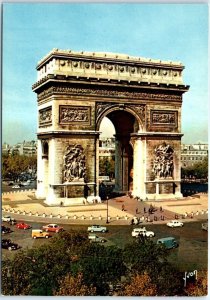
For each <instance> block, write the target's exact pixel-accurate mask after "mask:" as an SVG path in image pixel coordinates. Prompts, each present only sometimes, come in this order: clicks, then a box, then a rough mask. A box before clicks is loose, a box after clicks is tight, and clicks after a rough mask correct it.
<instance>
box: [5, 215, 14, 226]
mask: <svg viewBox="0 0 210 300" xmlns="http://www.w3.org/2000/svg"><path fill="white" fill-rule="evenodd" d="M2 222H7V223H9V224H11V225H14V224H16V223H17V222H16V220H15V219H14V218H12V217H10V216H2Z"/></svg>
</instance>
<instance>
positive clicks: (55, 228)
mask: <svg viewBox="0 0 210 300" xmlns="http://www.w3.org/2000/svg"><path fill="white" fill-rule="evenodd" d="M42 229H43V230H45V231H50V232H60V231H63V227H61V226H59V225H57V224H48V225H45V226H42Z"/></svg>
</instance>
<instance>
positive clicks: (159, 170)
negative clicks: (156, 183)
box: [153, 143, 174, 179]
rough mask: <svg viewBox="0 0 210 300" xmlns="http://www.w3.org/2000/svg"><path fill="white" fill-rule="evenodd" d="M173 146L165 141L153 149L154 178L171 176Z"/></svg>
mask: <svg viewBox="0 0 210 300" xmlns="http://www.w3.org/2000/svg"><path fill="white" fill-rule="evenodd" d="M173 153H174V150H173V148H172V147H171V146H170V145H169V144H166V143H162V144H160V145H159V146H157V147H155V149H154V154H155V157H154V160H153V172H154V174H155V178H158V179H159V178H160V179H161V178H162V179H165V178H172V177H173V170H174V161H173Z"/></svg>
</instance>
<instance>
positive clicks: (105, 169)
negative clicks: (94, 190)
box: [99, 157, 115, 177]
mask: <svg viewBox="0 0 210 300" xmlns="http://www.w3.org/2000/svg"><path fill="white" fill-rule="evenodd" d="M99 170H100V174H101V175H106V176H110V177H114V173H115V162H114V159H113V158H110V159H108V158H107V157H101V158H100V160H99Z"/></svg>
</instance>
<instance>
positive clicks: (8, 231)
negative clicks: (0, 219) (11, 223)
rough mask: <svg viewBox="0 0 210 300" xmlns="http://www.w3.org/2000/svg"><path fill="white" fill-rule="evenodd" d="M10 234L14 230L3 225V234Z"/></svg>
mask: <svg viewBox="0 0 210 300" xmlns="http://www.w3.org/2000/svg"><path fill="white" fill-rule="evenodd" d="M10 232H12V230H11V229H10V228H9V227H6V226H4V225H1V233H2V234H6V233H10Z"/></svg>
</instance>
